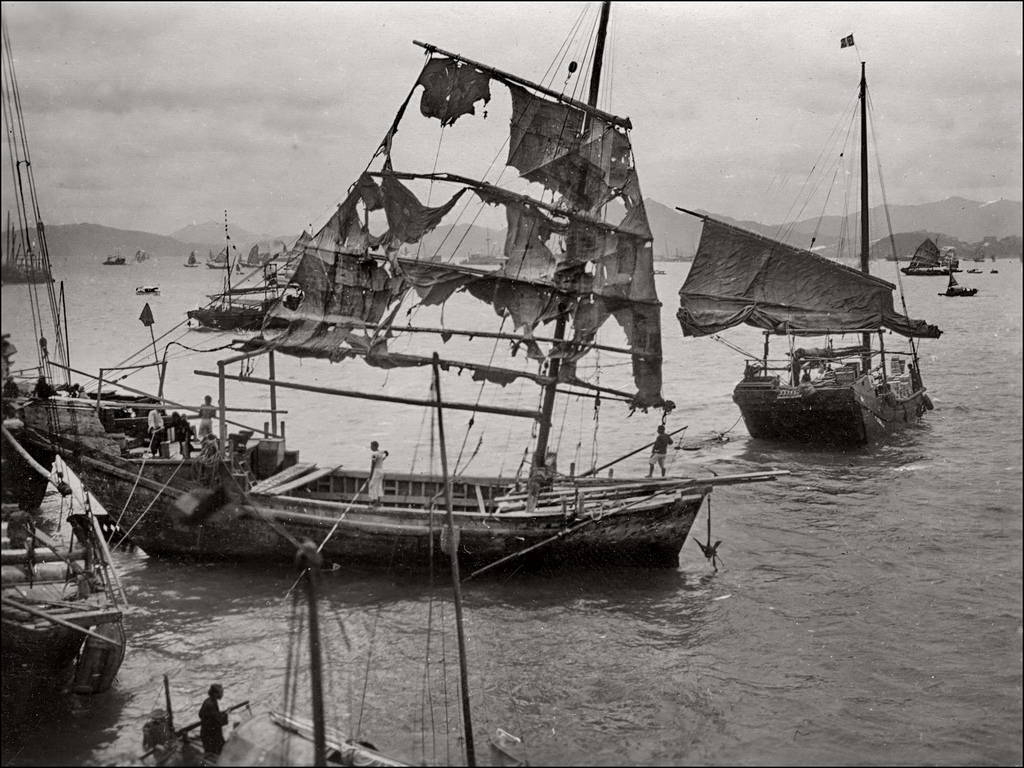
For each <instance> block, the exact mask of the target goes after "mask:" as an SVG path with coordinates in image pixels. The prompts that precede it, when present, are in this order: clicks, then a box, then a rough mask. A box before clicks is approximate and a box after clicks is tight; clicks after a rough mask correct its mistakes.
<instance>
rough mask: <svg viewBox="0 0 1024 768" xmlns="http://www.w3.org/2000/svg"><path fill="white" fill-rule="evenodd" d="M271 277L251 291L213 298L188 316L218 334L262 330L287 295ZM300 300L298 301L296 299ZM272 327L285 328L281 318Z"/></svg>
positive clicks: (230, 291) (229, 291)
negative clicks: (272, 310) (220, 332)
mask: <svg viewBox="0 0 1024 768" xmlns="http://www.w3.org/2000/svg"><path fill="white" fill-rule="evenodd" d="M286 293H287V291H286V289H284V288H282V287H281V286H279V285H278V284H277V282H276V281H275V280H274V278H273V275H272V274H270V275H268V276H267V278H266V279H265V280H264V283H263V285H258V286H253V287H250V288H228V289H226V290H225V291H223V292H221V293H217V294H214V295H212V296H210V297H209V298H210V303H209V304H207V305H206V306H203V307H197V308H196V309H190V310H189V311H188V312H187V313H186V314H187V315H188V319H189V320H194V321H195V322H196V323H197V324H198V326H199V327H200V328H206V329H209V330H215V331H258V330H260V329H261V328H263V327H264V322H265V321H266V320H267V314H268V313H269V312H270V309H271V308H272V307H273V306H274V305H275V304H276V303H277V301H278V299H280V298H281V296H282V295H286ZM296 300H297V299H296ZM269 322H270V325H269V326H268V327H270V328H283V327H285V326H286V325H287V324H288V323H287V322H286V321H284V320H281V319H274V320H271V321H269Z"/></svg>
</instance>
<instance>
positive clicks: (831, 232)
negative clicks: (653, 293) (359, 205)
mask: <svg viewBox="0 0 1024 768" xmlns="http://www.w3.org/2000/svg"><path fill="white" fill-rule="evenodd" d="M645 202H646V205H647V215H648V219H649V220H650V224H651V231H652V233H653V234H654V255H655V258H656V259H659V260H664V259H679V260H687V259H691V258H692V257H693V254H694V252H695V251H696V249H697V243H698V242H699V240H700V231H701V226H702V222H701V219H700V218H698V217H695V216H690V215H688V214H685V213H681V212H679V211H677V210H674V209H672V208H669V207H668V206H666V205H663V204H661V203H659V202H657V201H656V200H651V199H648V200H646V201H645ZM881 212H882V209H881V208H880V207H879V208H877V209H875V210H874V211H873V212H872V219H873V220H875V219H877V217H878V216H880V215H881ZM697 213H702V214H708V215H714V214H710V213H709V212H706V211H697ZM889 216H890V219H891V221H892V227H893V231H894V232H896V233H900V234H899V235H898V236H897V238H896V239H897V255H898V256H899V257H900V258H901V259H902V258H904V257H906V256H907V255H908V254H909V253H911V252H912V251H913V250H914V248H916V247H917V245H918V244H920V242H921V240H923V239H924V237H926V236H927V237H931V238H932V239H933V240H935V241H936V242H937V243H938V245H939V246H940V247H943V246H948V245H953V246H956V247H957V250H958V253H960V254H961V256H964V255H968V256H969V255H970V252H971V251H972V250H978V248H979V247H980V244H981V243H983V242H985V241H986V240H988V241H992V240H1000V239H1004V238H1008V237H1016V238H1020V237H1022V235H1024V232H1022V228H1024V226H1022V221H1024V204H1022V202H1021V201H1016V200H998V201H996V202H992V203H979V202H975V201H973V200H965V199H963V198H959V197H953V198H949V199H948V200H944V201H942V202H937V203H925V204H923V205H897V206H891V207H890V208H889ZM715 218H718V219H721V220H722V221H725V222H727V223H731V224H735V225H736V226H740V227H743V228H745V229H749V230H752V231H754V232H758V233H760V234H763V235H765V236H767V237H772V238H778V237H781V236H782V234H783V233H782V232H781V231H780V230H781V229H782V228H781V227H780V226H779V225H764V224H759V223H757V222H749V221H739V220H735V219H731V218H729V217H727V216H721V215H715ZM856 226H857V217H856V216H855V215H851V216H849V217H847V220H846V222H845V227H846V231H848V232H853V231H855V229H854V228H855V227H856ZM843 230H844V221H843V218H842V217H839V216H831V217H824V218H822V219H807V220H804V221H800V222H797V223H796V224H793V225H791V226H789V227H788V228H787V230H786V232H787V234H786V239H787V242H789V243H791V244H793V245H796V246H798V247H803V248H807V247H809V246H810V245H811V238H812V237H815V233H816V239H815V240H814V247H815V249H818V248H820V249H822V252H823V253H825V254H826V255H829V249H830V248H832V247H833V246H834V245H835V243H836V242H837V241H838V239H839V237H840V236H841V233H842V232H843ZM46 232H47V240H48V242H49V245H50V252H51V258H52V259H53V260H54V262H55V264H59V263H60V262H61V261H65V260H72V259H73V260H76V261H79V260H95V261H96V263H97V264H98V263H100V262H101V261H103V259H105V258H106V257H107V256H109V255H110V254H112V253H115V252H120V253H121V254H122V255H123V256H125V257H126V258H130V257H131V256H133V255H134V254H135V251H137V250H139V249H142V250H144V251H146V252H147V253H149V255H150V256H151V257H154V258H158V259H161V258H169V259H181V260H182V261H184V259H185V258H187V257H188V253H189V251H193V250H194V251H196V253H197V255H198V256H199V257H200V258H201V259H203V258H205V257H206V255H207V253H208V252H209V251H211V250H212V251H214V252H217V251H219V250H221V249H222V248H223V247H224V242H225V239H224V224H223V222H220V223H218V222H216V221H208V222H204V223H202V224H190V225H189V226H186V227H182V228H181V229H179V230H177V231H175V232H173V233H172V234H171V235H169V236H165V235H156V234H153V233H150V232H135V231H129V230H122V229H113V228H111V227H104V226H101V225H99V224H67V225H61V226H51V227H47V230H46ZM228 232H229V234H230V235H231V243H232V245H233V246H234V248H235V249H236V250H237V252H238V253H241V254H245V253H247V252H248V250H249V248H251V247H252V246H253V245H254V244H257V243H258V244H259V245H260V249H261V250H269V249H274V248H279V247H280V242H282V241H283V242H285V243H287V244H288V245H290V244H291V243H292V242H294V240H295V238H296V237H297V236H298V233H294V234H291V235H286V236H279V235H274V236H269V235H257V234H254V233H252V232H249V231H247V230H244V229H241V228H238V227H229V230H228ZM881 235H882V233H881V232H875V233H874V236H875V237H880V236H881ZM504 241H505V232H504V230H490V229H486V228H484V227H480V226H474V225H469V224H460V225H457V226H456V227H455V228H454V229H453V231H452V232H451V233H447V234H446V233H440V232H433V233H431V234H429V235H427V237H426V238H424V241H423V245H422V249H421V250H422V252H424V253H430V254H433V253H438V254H439V255H440V257H441V258H443V259H446V260H447V259H453V260H456V261H462V260H464V259H466V258H468V257H469V256H471V255H474V254H486V253H500V252H501V249H502V246H503V244H504ZM4 242H5V243H6V242H7V240H6V238H4ZM275 243H276V244H277V245H276V246H275ZM972 243H973V244H979V245H978V246H974V248H973V249H972V248H971V247H970V246H969V245H968V244H972ZM890 250H891V249H890V246H889V244H888V237H887V236H886V237H885V238H884V240H883V241H882V242H878V243H876V244H875V246H874V247H873V251H876V252H877V255H878V257H880V258H881V257H884V256H888V255H889V253H890ZM964 251H967V253H965V252H964Z"/></svg>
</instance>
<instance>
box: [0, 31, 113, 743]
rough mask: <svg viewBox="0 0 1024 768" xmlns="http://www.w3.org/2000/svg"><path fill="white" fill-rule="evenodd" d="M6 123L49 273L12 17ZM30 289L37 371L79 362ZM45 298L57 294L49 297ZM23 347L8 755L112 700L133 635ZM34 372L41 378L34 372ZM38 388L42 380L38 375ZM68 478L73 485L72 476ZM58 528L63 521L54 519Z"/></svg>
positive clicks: (8, 503)
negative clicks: (35, 411) (88, 698)
mask: <svg viewBox="0 0 1024 768" xmlns="http://www.w3.org/2000/svg"><path fill="white" fill-rule="evenodd" d="M3 82H4V89H3V102H4V104H3V115H4V121H3V123H4V125H3V128H4V135H5V136H6V137H7V142H8V152H7V153H5V157H9V158H10V160H11V171H12V172H13V174H14V176H15V179H16V181H18V182H20V183H21V184H24V185H25V188H26V189H28V190H31V194H30V195H25V196H20V195H17V196H15V197H16V198H17V206H18V211H17V214H18V222H19V226H20V229H21V231H23V232H27V231H34V232H35V233H36V234H37V236H38V239H37V242H36V243H35V245H34V248H37V249H38V253H37V255H36V258H37V259H38V263H39V264H40V265H42V269H43V270H44V271H45V272H46V273H47V274H49V271H50V257H49V252H48V250H47V242H46V236H45V228H44V226H43V221H42V218H41V216H40V212H39V203H38V197H37V194H36V188H35V182H34V179H33V172H32V167H33V166H32V163H30V162H29V152H28V146H27V133H26V130H25V125H24V122H23V117H22V113H21V111H20V110H19V109H16V108H14V105H15V104H16V103H17V99H18V94H17V87H16V84H17V79H16V78H15V77H14V60H13V55H12V52H11V48H10V33H9V31H8V28H7V18H6V16H5V17H4V19H3ZM42 282H43V284H44V285H45V286H46V287H45V288H42V287H40V285H39V283H38V282H36V281H30V282H28V283H27V284H26V285H25V290H27V291H29V292H30V293H31V294H32V300H33V302H34V306H35V307H37V308H40V307H42V306H46V305H47V304H49V308H50V310H51V313H50V315H49V320H52V322H53V327H52V328H49V329H47V326H46V324H47V319H45V315H44V313H43V312H42V311H41V310H40V311H39V315H38V318H39V320H40V324H39V325H37V326H34V328H35V329H36V330H37V331H39V332H46V333H49V332H51V331H52V332H53V334H54V335H53V336H50V341H51V342H52V347H49V346H48V344H47V339H46V338H45V337H42V338H40V339H39V342H38V344H37V347H36V349H37V352H38V358H39V367H38V369H35V370H34V371H33V373H43V374H48V373H49V372H50V370H51V369H50V367H49V365H50V362H51V360H50V355H51V354H52V356H53V358H54V359H59V360H62V361H65V362H66V361H67V346H66V344H65V339H64V336H63V334H62V329H63V328H64V327H65V326H64V322H63V321H64V318H63V317H62V316H61V306H62V305H61V304H60V303H58V301H57V299H56V295H55V292H54V290H53V286H52V285H51V283H50V280H48V279H47V280H44V281H42ZM44 292H45V294H46V295H45V296H44V295H41V294H43V293H44ZM16 351H17V350H16V349H15V348H14V345H13V344H12V343H11V342H10V340H9V339H8V336H7V334H4V337H3V346H2V350H0V352H2V355H0V357H2V366H0V378H2V379H3V385H4V386H3V395H2V406H3V428H2V437H0V468H2V480H3V482H2V496H3V506H4V510H3V511H4V521H3V541H2V553H0V554H2V560H3V563H2V568H0V570H2V576H3V579H2V581H3V583H2V589H0V602H2V618H3V621H2V629H0V657H2V675H0V688H2V712H0V715H2V720H3V738H4V746H5V747H6V746H7V745H8V744H10V743H11V741H12V740H14V739H16V738H20V737H21V736H24V735H26V734H28V733H29V732H30V731H31V730H32V729H33V728H34V727H35V726H36V725H38V724H39V723H40V722H41V721H43V720H45V719H47V718H48V717H52V715H53V714H54V713H55V712H58V711H60V710H61V707H60V706H59V702H60V701H61V699H62V698H63V697H64V695H65V694H66V693H67V691H68V690H69V689H70V690H71V691H73V692H74V693H79V694H92V693H102V692H103V691H105V690H107V689H109V688H110V686H111V685H112V683H113V681H114V676H115V675H116V674H117V671H118V669H119V668H120V666H121V661H122V659H123V657H124V650H125V634H124V629H123V627H122V624H121V615H122V609H123V607H124V606H125V605H126V604H127V602H126V600H125V598H124V593H123V591H121V588H120V584H119V583H118V579H117V574H116V572H115V571H114V566H113V564H112V563H111V560H110V552H109V550H108V549H107V546H106V542H105V540H104V538H103V536H102V535H101V533H100V527H99V525H98V523H97V520H96V517H95V516H94V515H93V514H92V512H91V510H90V508H89V507H88V505H86V504H83V505H82V506H83V508H82V509H81V510H79V509H77V508H70V507H68V506H67V503H66V502H67V501H79V502H82V501H83V498H82V496H81V494H80V493H76V492H74V491H73V490H72V488H71V486H70V485H69V484H68V483H67V482H65V481H64V480H63V479H59V480H58V479H54V477H53V476H51V470H50V465H51V464H52V463H53V459H54V455H55V454H54V450H53V448H52V447H47V446H46V445H44V444H39V443H37V444H36V445H26V444H24V443H23V438H24V435H23V421H22V419H21V410H20V409H21V406H22V405H23V404H25V403H26V402H40V401H42V400H43V398H48V397H49V396H50V394H52V392H53V390H52V389H51V388H50V386H49V384H47V383H46V382H45V380H44V379H43V378H40V379H38V380H37V384H36V393H37V395H38V397H37V398H34V399H32V400H29V399H27V398H26V396H25V394H24V393H25V389H26V387H24V386H23V385H25V384H26V383H28V382H27V381H25V380H23V381H21V382H20V383H19V382H18V381H16V380H15V376H16V375H17V376H24V375H25V371H17V372H15V371H14V370H13V369H12V365H11V364H12V358H13V355H14V354H15V353H16ZM29 370H33V369H29ZM27 378H35V377H34V376H31V377H27ZM57 477H58V478H60V477H62V476H61V475H60V474H58V475H57ZM51 485H52V486H54V487H56V489H57V491H58V492H59V493H60V494H61V496H62V497H63V500H62V502H61V512H62V514H61V515H60V516H59V517H58V516H57V515H49V514H48V513H47V512H43V511H39V507H40V504H41V503H42V501H43V498H44V495H45V493H46V491H47V490H48V486H51ZM53 518H57V519H53Z"/></svg>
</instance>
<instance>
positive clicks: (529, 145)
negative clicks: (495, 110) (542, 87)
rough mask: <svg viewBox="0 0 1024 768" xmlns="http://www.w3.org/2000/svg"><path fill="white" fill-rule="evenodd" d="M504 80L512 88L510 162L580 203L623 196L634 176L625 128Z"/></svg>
mask: <svg viewBox="0 0 1024 768" xmlns="http://www.w3.org/2000/svg"><path fill="white" fill-rule="evenodd" d="M506 85H507V86H508V88H509V91H510V92H511V94H512V125H511V130H510V134H509V150H508V159H507V161H506V163H507V164H508V165H510V166H512V167H513V168H515V169H516V170H518V171H519V172H520V174H522V176H523V178H525V179H528V180H529V181H533V182H537V183H539V184H543V185H544V186H545V187H547V188H548V189H550V190H552V191H553V192H557V193H559V194H560V195H562V196H563V197H565V198H566V199H567V200H568V201H569V202H571V203H572V204H573V205H574V206H576V207H579V208H584V209H588V210H593V209H595V208H598V207H600V206H602V205H604V204H605V203H607V202H608V201H610V200H611V199H612V198H614V197H617V196H619V194H620V192H621V188H623V187H625V186H626V185H627V182H629V180H630V178H631V175H632V176H635V172H634V170H633V166H632V147H631V145H630V141H629V136H628V135H627V134H626V133H625V131H623V130H621V129H618V128H616V127H615V126H613V125H611V124H610V123H608V122H606V121H605V120H602V119H601V118H599V117H597V116H594V115H592V116H590V117H589V118H586V115H585V113H584V112H583V111H582V110H580V109H579V108H577V107H573V106H570V105H567V104H562V103H559V102H555V101H550V100H548V99H544V98H541V97H540V96H537V95H536V94H534V93H531V92H530V91H528V90H526V89H525V88H522V87H520V86H518V85H514V84H512V83H506ZM584 125H586V126H588V127H587V131H586V134H585V135H584Z"/></svg>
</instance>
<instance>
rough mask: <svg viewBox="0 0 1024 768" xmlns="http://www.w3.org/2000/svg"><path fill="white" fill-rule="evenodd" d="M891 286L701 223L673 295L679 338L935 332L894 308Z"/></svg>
mask: <svg viewBox="0 0 1024 768" xmlns="http://www.w3.org/2000/svg"><path fill="white" fill-rule="evenodd" d="M894 290H895V286H894V285H893V284H892V283H889V282H886V281H885V280H882V279H880V278H877V277H873V276H872V275H869V274H866V273H864V272H860V271H858V270H855V269H851V268H850V267H847V266H844V265H843V264H838V263H836V262H834V261H829V260H828V259H826V258H823V257H821V256H818V255H817V254H814V253H811V252H810V251H805V250H801V249H799V248H794V247H792V246H789V245H785V244H783V243H780V242H777V241H775V240H770V239H768V238H766V237H762V236H760V235H757V234H755V233H753V232H748V231H746V230H743V229H739V228H737V227H732V226H730V225H728V224H724V223H722V222H719V221H715V220H714V219H705V221H704V229H703V232H702V233H701V239H700V245H699V246H698V248H697V254H696V256H695V257H694V260H693V266H692V267H691V268H690V273H689V275H688V276H687V278H686V281H685V282H684V283H683V287H682V289H681V290H680V292H679V298H680V304H681V306H680V309H679V312H678V318H679V322H680V324H681V325H682V328H683V334H684V335H686V336H706V335H708V334H711V333H718V332H719V331H723V330H725V329H726V328H732V327H733V326H736V325H741V324H744V323H745V324H747V325H752V326H754V327H755V328H762V329H764V330H766V331H774V332H777V333H796V334H800V333H806V334H807V335H820V334H821V332H822V331H828V332H832V333H844V332H850V331H860V330H866V329H881V328H888V329H889V330H891V331H894V332H895V333H898V334H901V335H903V336H909V337H919V338H938V337H939V335H940V334H941V331H940V330H939V329H938V328H937V327H935V326H934V325H929V324H928V323H926V322H924V321H923V320H912V319H910V318H908V317H906V316H904V315H901V314H899V313H897V312H896V310H895V309H894V308H893V291H894Z"/></svg>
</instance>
